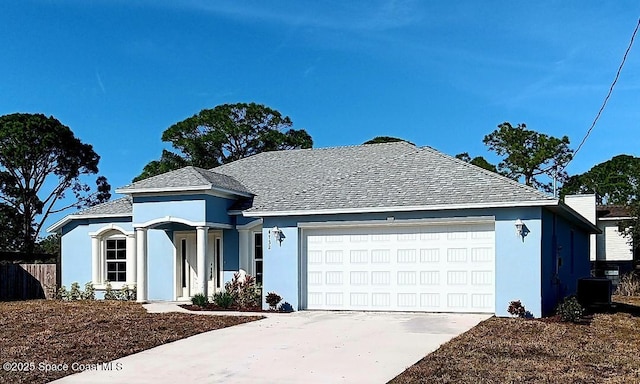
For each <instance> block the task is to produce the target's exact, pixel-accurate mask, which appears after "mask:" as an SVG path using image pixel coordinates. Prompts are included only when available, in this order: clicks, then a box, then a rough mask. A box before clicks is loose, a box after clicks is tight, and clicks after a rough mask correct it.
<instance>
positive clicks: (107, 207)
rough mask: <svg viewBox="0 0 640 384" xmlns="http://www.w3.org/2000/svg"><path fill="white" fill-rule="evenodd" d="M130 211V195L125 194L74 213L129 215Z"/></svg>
mask: <svg viewBox="0 0 640 384" xmlns="http://www.w3.org/2000/svg"><path fill="white" fill-rule="evenodd" d="M131 213H132V204H131V197H130V196H126V197H122V198H120V199H116V200H111V201H107V202H106V203H102V204H98V205H94V206H93V207H89V208H87V209H83V210H82V211H79V212H78V213H76V214H77V215H120V214H122V215H130V214H131Z"/></svg>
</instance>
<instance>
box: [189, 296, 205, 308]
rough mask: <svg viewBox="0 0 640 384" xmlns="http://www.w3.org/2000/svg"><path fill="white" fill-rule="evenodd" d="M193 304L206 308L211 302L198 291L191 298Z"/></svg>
mask: <svg viewBox="0 0 640 384" xmlns="http://www.w3.org/2000/svg"><path fill="white" fill-rule="evenodd" d="M191 304H193V305H197V306H198V307H202V308H204V307H206V306H207V304H209V299H208V298H207V296H205V295H204V294H202V293H196V294H195V295H193V297H192V298H191Z"/></svg>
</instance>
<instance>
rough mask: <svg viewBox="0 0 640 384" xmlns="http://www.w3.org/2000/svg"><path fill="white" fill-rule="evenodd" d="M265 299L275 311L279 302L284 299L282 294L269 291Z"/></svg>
mask: <svg viewBox="0 0 640 384" xmlns="http://www.w3.org/2000/svg"><path fill="white" fill-rule="evenodd" d="M264 301H265V302H266V303H267V304H269V309H271V310H272V311H275V310H276V308H277V307H278V303H280V302H281V301H282V296H280V295H278V294H277V293H275V292H269V293H267V297H265V299H264Z"/></svg>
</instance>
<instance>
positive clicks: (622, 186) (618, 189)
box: [561, 155, 640, 205]
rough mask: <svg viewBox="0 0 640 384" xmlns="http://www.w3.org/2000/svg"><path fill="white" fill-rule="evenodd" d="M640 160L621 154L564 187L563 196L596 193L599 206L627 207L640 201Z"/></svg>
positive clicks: (572, 178)
mask: <svg viewBox="0 0 640 384" xmlns="http://www.w3.org/2000/svg"><path fill="white" fill-rule="evenodd" d="M639 188H640V157H633V156H630V155H618V156H614V157H612V158H611V159H609V160H607V161H605V162H603V163H600V164H597V165H595V166H594V167H592V168H591V169H590V170H588V171H587V172H585V173H582V174H579V175H574V176H571V177H570V178H569V180H567V182H566V183H564V185H563V186H562V190H561V196H564V195H571V194H578V193H594V194H596V199H597V202H598V204H618V205H627V204H629V203H631V202H632V201H634V200H636V199H638V197H640V196H638V192H639Z"/></svg>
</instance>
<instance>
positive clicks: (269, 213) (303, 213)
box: [243, 199, 558, 217]
mask: <svg viewBox="0 0 640 384" xmlns="http://www.w3.org/2000/svg"><path fill="white" fill-rule="evenodd" d="M557 205H558V200H557V199H553V200H534V201H519V202H504V203H473V204H439V205H415V206H397V207H365V208H338V209H313V210H295V211H250V212H243V216H245V217H273V216H307V215H309V216H312V215H313V216H315V215H336V214H343V213H381V212H411V211H443V210H455V209H478V208H512V207H545V206H557Z"/></svg>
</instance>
